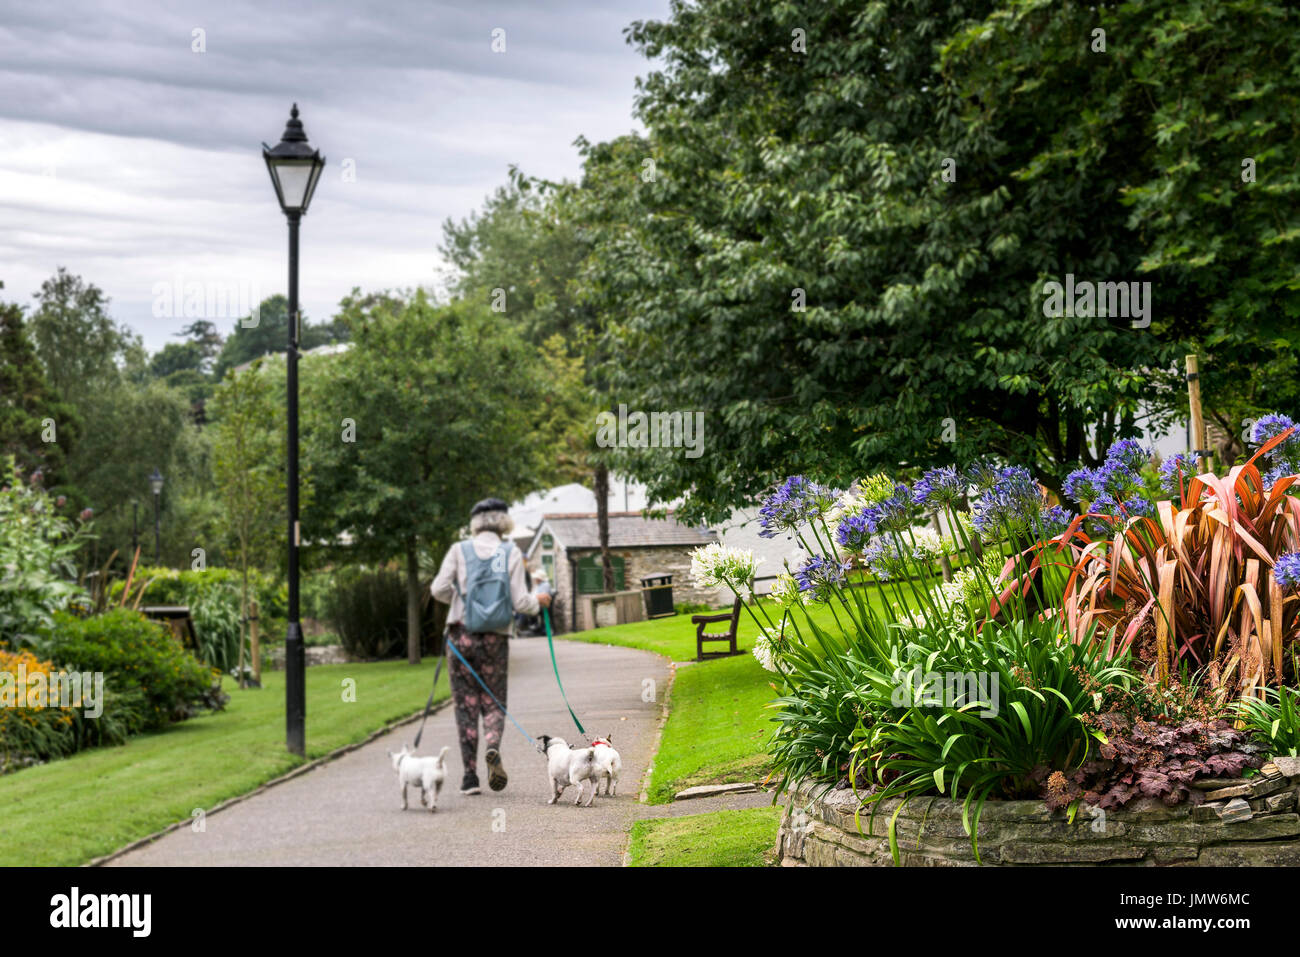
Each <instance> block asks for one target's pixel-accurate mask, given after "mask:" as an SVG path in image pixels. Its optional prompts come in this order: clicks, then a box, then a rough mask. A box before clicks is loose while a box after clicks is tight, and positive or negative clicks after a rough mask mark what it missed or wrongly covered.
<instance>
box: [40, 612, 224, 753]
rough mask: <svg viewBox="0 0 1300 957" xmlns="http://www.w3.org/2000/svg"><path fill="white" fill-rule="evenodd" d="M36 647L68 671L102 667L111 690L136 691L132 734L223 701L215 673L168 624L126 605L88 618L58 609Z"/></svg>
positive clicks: (176, 719)
mask: <svg viewBox="0 0 1300 957" xmlns="http://www.w3.org/2000/svg"><path fill="white" fill-rule="evenodd" d="M40 652H41V654H42V656H43V657H46V658H48V659H50V660H51V661H54V662H56V663H58V664H59V665H61V666H63V667H65V668H67V669H68V670H69V671H92V672H94V671H100V672H103V673H104V683H105V686H106V687H107V688H108V690H109V691H111V692H114V693H117V694H122V695H129V694H130V693H131V692H137V693H139V695H140V697H141V705H142V707H141V708H140V709H139V714H138V715H136V716H135V717H134V719H133V721H132V722H131V724H130V726H129V728H128V731H129V733H131V734H135V733H138V732H140V731H152V730H156V729H159V728H162V727H165V726H166V725H167V724H169V723H170V722H172V721H181V720H184V719H185V718H188V717H191V716H193V715H195V714H198V713H199V712H201V711H204V710H210V709H218V708H220V707H221V706H222V704H223V703H224V701H225V700H226V696H225V695H223V694H222V693H221V675H220V673H219V672H217V671H215V670H214V669H211V668H207V667H204V665H203V664H201V663H200V662H199V661H198V660H197V659H196V658H195V657H194V656H193V655H191V654H190V653H189V652H187V651H186V650H185V649H183V648H181V647H180V645H178V644H177V643H176V640H175V639H174V638H173V637H172V635H171V632H170V631H169V630H168V629H167V628H166V627H164V626H163V625H161V624H159V623H157V622H154V621H150V620H148V619H147V618H144V617H143V616H142V615H140V614H138V613H137V612H133V611H130V610H129V609H125V608H117V609H114V610H112V611H109V612H106V613H104V614H102V615H95V616H93V617H91V618H77V617H75V616H73V615H70V614H68V613H66V612H59V613H57V614H56V615H55V616H54V622H53V625H52V626H51V627H50V629H49V631H48V632H47V633H46V634H45V635H44V636H43V638H42V641H41V646H40Z"/></svg>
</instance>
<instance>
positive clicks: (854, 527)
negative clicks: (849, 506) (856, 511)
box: [835, 515, 871, 554]
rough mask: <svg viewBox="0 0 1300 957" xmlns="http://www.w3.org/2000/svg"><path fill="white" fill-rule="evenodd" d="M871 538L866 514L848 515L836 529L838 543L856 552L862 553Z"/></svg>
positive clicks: (843, 547) (841, 546)
mask: <svg viewBox="0 0 1300 957" xmlns="http://www.w3.org/2000/svg"><path fill="white" fill-rule="evenodd" d="M870 540H871V529H869V528H868V527H867V517H866V516H865V515H846V516H845V517H844V518H842V519H840V524H839V526H838V527H837V528H836V529H835V542H836V544H838V545H839V546H840V548H842V549H844V550H845V551H848V552H852V553H854V554H860V553H861V552H862V550H863V549H864V548H866V547H867V543H868V542H869V541H870Z"/></svg>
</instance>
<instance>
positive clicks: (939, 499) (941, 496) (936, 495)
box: [912, 465, 966, 509]
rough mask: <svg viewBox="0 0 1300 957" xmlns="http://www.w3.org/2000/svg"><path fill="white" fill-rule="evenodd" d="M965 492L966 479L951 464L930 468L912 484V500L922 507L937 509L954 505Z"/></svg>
mask: <svg viewBox="0 0 1300 957" xmlns="http://www.w3.org/2000/svg"><path fill="white" fill-rule="evenodd" d="M965 492H966V480H965V479H964V478H962V477H961V476H960V475H958V474H957V468H956V466H953V465H941V466H939V467H938V468H933V469H930V471H928V472H926V473H925V474H924V475H922V476H921V478H920V480H919V481H918V482H917V483H916V484H915V485H914V486H912V501H913V502H915V503H916V504H917V505H920V506H921V507H923V508H930V509H939V508H943V507H945V506H949V505H956V504H957V503H958V502H959V501H961V497H962V495H963V494H965Z"/></svg>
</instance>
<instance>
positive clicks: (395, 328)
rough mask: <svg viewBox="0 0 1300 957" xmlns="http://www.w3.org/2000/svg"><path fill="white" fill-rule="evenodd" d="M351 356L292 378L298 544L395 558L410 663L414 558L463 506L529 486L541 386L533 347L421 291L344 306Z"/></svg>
mask: <svg viewBox="0 0 1300 957" xmlns="http://www.w3.org/2000/svg"><path fill="white" fill-rule="evenodd" d="M342 316H343V319H344V321H345V322H346V323H347V324H348V327H349V329H350V330H351V334H352V348H351V349H350V350H348V351H347V352H345V353H343V354H340V355H335V356H322V357H319V359H318V360H317V361H313V362H311V363H308V364H307V365H306V366H305V368H304V374H303V381H304V385H305V388H304V403H303V404H304V409H305V411H306V414H307V415H308V416H309V420H308V422H307V423H306V428H305V437H304V438H305V442H306V444H307V446H308V450H309V451H308V456H309V457H310V460H311V462H312V466H313V469H314V481H315V487H316V493H317V501H318V503H319V504H318V506H316V507H315V508H313V509H312V510H311V512H310V514H308V515H307V516H306V520H305V521H304V524H303V536H304V539H309V540H313V541H320V540H323V539H324V540H337V539H340V538H344V537H346V538H347V539H348V540H350V541H351V542H352V543H353V545H352V548H353V550H354V552H355V554H356V555H357V556H358V557H360V558H369V559H372V560H379V561H387V560H390V559H397V558H400V559H403V560H404V562H405V567H406V573H407V598H408V607H407V610H408V622H407V625H408V631H407V635H408V648H407V650H408V657H409V659H410V660H411V662H412V663H416V662H418V661H419V659H420V617H421V616H420V608H421V597H422V596H421V594H420V581H419V557H420V552H421V550H422V549H429V550H432V551H434V552H435V553H437V552H438V551H440V550H441V549H443V548H445V547H447V546H448V545H449V544H450V543H451V542H452V541H454V539H455V537H456V535H457V533H458V531H459V530H460V529H462V528H463V527H464V526H465V524H466V521H467V519H468V516H469V510H470V508H471V507H472V506H473V504H474V502H475V501H477V500H478V499H480V498H483V497H485V496H488V495H496V496H500V497H502V498H505V499H507V500H512V499H514V498H517V497H520V496H522V495H524V494H526V493H527V492H529V491H532V490H533V489H535V488H537V487H538V486H539V484H540V483H539V481H538V476H539V474H540V473H541V472H542V471H543V470H544V456H545V454H546V451H547V449H546V445H547V440H548V437H547V435H546V433H545V431H544V430H543V429H541V428H539V427H538V424H539V421H542V420H543V419H544V414H545V413H544V410H545V408H546V399H547V396H546V393H547V388H548V383H549V382H550V378H549V377H548V376H547V374H546V372H545V369H544V367H543V364H542V361H541V357H540V355H539V353H538V351H537V349H536V347H534V346H533V345H532V344H531V343H529V342H528V341H527V340H526V339H525V338H523V337H522V336H519V335H518V334H517V333H516V331H515V330H513V329H512V328H511V327H510V325H509V323H508V322H507V321H506V320H505V319H504V318H503V317H501V316H500V315H499V314H497V313H493V312H491V311H490V310H489V309H487V308H486V307H485V306H481V305H478V304H475V303H471V302H467V301H463V300H462V301H458V302H455V303H452V304H451V305H446V306H440V305H437V304H435V303H434V302H432V301H431V300H430V299H429V298H428V297H427V296H426V294H425V293H424V292H423V291H417V292H416V293H414V294H413V295H412V296H410V297H409V299H402V298H398V297H395V296H384V297H371V298H369V299H367V300H360V299H357V298H353V299H352V300H350V301H346V302H345V303H344V308H343V312H342Z"/></svg>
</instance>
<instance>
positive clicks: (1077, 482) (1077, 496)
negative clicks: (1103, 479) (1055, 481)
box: [1061, 469, 1101, 505]
mask: <svg viewBox="0 0 1300 957" xmlns="http://www.w3.org/2000/svg"><path fill="white" fill-rule="evenodd" d="M1061 491H1062V492H1064V493H1065V497H1066V498H1068V499H1070V500H1071V501H1072V502H1074V503H1076V504H1078V505H1082V504H1083V503H1084V502H1091V501H1092V500H1093V499H1094V498H1096V497H1097V496H1098V495H1100V494H1101V490H1100V486H1099V484H1098V481H1097V473H1096V472H1095V471H1093V470H1092V469H1075V470H1074V471H1073V472H1071V473H1070V474H1069V475H1067V476H1066V477H1065V482H1064V483H1063V484H1062V485H1061Z"/></svg>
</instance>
